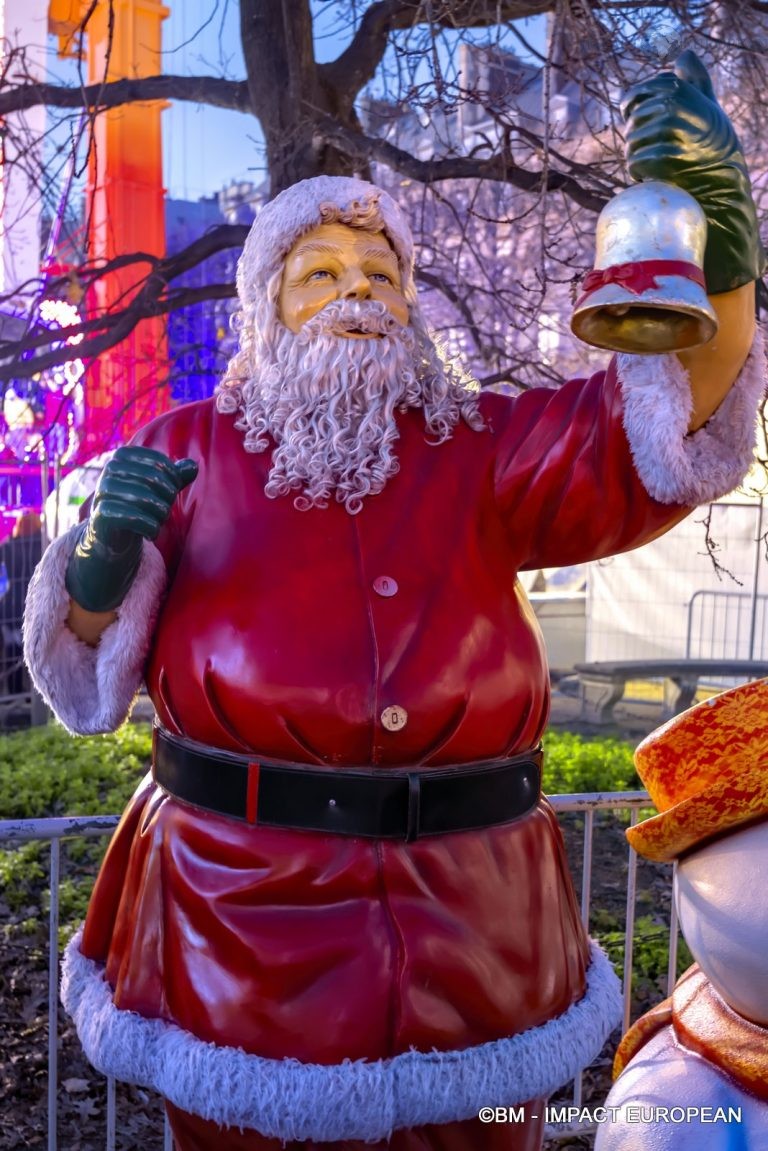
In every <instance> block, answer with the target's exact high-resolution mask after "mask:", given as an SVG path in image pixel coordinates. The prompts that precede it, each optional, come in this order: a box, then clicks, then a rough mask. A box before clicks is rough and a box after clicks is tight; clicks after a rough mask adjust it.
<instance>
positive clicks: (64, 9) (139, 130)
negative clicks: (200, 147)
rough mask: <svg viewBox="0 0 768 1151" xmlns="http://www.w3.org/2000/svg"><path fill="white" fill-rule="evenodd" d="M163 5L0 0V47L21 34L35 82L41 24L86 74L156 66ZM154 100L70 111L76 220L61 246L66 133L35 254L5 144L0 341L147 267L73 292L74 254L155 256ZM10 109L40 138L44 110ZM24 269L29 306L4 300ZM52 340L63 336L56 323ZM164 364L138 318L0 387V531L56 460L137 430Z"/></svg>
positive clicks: (48, 477) (69, 316)
mask: <svg viewBox="0 0 768 1151" xmlns="http://www.w3.org/2000/svg"><path fill="white" fill-rule="evenodd" d="M168 12H169V9H168V8H167V7H165V6H164V5H162V4H161V3H160V2H159V0H97V2H96V3H95V4H94V3H93V2H92V0H0V54H2V55H5V54H6V53H10V52H12V51H13V46H14V44H16V45H23V46H24V50H25V63H26V68H27V71H28V72H29V73H30V75H32V76H38V77H39V78H40V79H44V78H45V75H46V67H47V65H46V44H47V38H48V35H49V34H53V35H55V36H56V37H57V38H58V51H59V55H60V56H62V57H68V56H69V57H72V56H79V57H80V58H81V59H82V60H83V61H84V63H85V65H86V68H87V72H86V76H85V77H84V79H85V82H86V83H88V84H92V83H105V82H109V81H112V80H117V79H122V78H131V77H139V76H146V75H153V74H157V73H158V72H160V71H161V70H162V69H161V64H160V47H161V25H162V21H163V20H164V19H165V17H166V16H167V15H168ZM86 17H87V22H86V32H85V35H83V34H82V31H81V28H82V25H83V21H84V20H85V18H86ZM164 107H165V105H164V104H163V103H161V102H153V103H143V104H128V105H125V106H123V107H119V108H116V109H110V110H107V111H103V112H100V113H99V115H97V116H94V117H92V118H88V117H86V116H83V118H82V120H81V123H80V128H79V133H80V135H83V134H84V133H85V132H86V131H87V132H90V133H92V139H91V141H90V147H89V150H88V166H87V178H86V186H85V216H86V218H87V219H88V226H87V228H82V229H81V237H80V238H81V244H80V245H77V244H75V245H72V244H69V245H68V244H67V242H66V239H65V238H64V237H63V236H62V235H61V228H60V225H61V220H62V218H63V216H64V213H65V211H66V209H67V198H68V196H69V194H70V191H71V188H72V183H73V181H72V173H73V171H74V168H75V164H76V152H77V143H78V132H75V133H74V141H73V155H72V163H71V168H70V172H69V175H68V176H67V177H65V179H64V182H63V188H62V191H61V198H60V203H59V207H58V211H56V212H54V213H53V217H54V218H53V220H52V223H51V227H50V232H49V234H48V239H47V243H46V244H45V248H44V250H43V251H42V254H41V241H40V236H41V233H42V231H43V228H42V205H41V203H40V197H39V195H37V196H36V195H35V194H34V190H31V189H30V185H29V181H28V180H27V181H24V180H20V179H19V178H18V174H17V173H18V168H14V164H13V160H14V158H15V157H14V156H13V154H9V152H8V149H7V148H6V149H5V151H4V152H3V153H0V197H1V198H0V204H1V205H2V210H1V211H0V277H1V280H2V283H1V284H0V290H1V291H2V295H3V300H4V303H3V305H2V308H1V309H0V341H1V340H2V338H3V337H4V338H6V339H11V340H13V339H18V338H19V337H20V336H21V335H23V334H24V332H25V331H27V330H29V328H30V326H31V325H32V324H33V323H34V324H36V325H40V324H43V325H46V326H48V327H49V328H62V329H66V327H68V326H70V325H72V324H75V323H78V322H80V320H81V319H82V318H84V317H85V316H92V315H97V314H104V313H107V312H109V311H111V310H113V309H115V308H118V307H121V306H124V305H125V303H126V302H127V301H129V300H130V299H131V297H132V296H133V295H134V294H135V293H136V291H137V290H138V286H139V283H140V281H141V279H142V278H143V276H144V275H145V274H146V272H147V264H146V263H145V264H141V263H138V264H132V265H130V266H128V267H123V268H120V269H118V270H115V271H113V272H111V273H110V274H109V275H107V276H103V277H102V278H101V279H100V280H99V281H98V283H97V284H96V286H95V287H94V288H93V290H92V291H89V292H88V293H87V294H86V295H85V296H83V293H82V289H79V282H78V278H77V272H78V264H79V263H80V262H82V261H87V262H88V263H89V264H90V265H93V264H103V263H106V262H107V261H109V260H112V259H113V258H114V257H115V256H117V255H120V254H124V253H126V252H142V253H146V254H147V255H148V256H149V257H150V258H151V257H153V256H162V255H164V254H165V218H164V187H163V174H162V148H161V114H162V110H163V108H164ZM23 116H24V132H25V133H26V134H27V138H29V136H30V134H31V135H32V136H33V137H34V136H36V135H37V136H38V137H39V138H40V139H42V137H43V134H44V132H45V112H44V110H43V109H35V110H32V112H26V113H24V114H23ZM9 119H10V118H9ZM10 135H12V134H10V133H9V136H10ZM78 247H79V248H80V250H79V251H78V250H77V248H78ZM41 273H42V278H41ZM35 277H37V278H38V280H39V281H40V282H41V283H42V288H41V290H40V291H39V292H38V293H37V295H36V296H35V298H34V300H33V301H32V304H31V305H30V302H29V299H28V298H27V299H26V300H23V301H22V300H18V299H14V295H13V293H14V289H15V287H16V285H18V284H23V283H24V282H25V281H27V283H29V282H30V281H31V280H32V279H34V278H35ZM63 277H68V278H69V281H70V286H69V288H68V289H67V291H66V293H65V294H64V295H65V298H63V299H62V298H53V294H52V293H50V292H49V291H48V288H47V285H48V284H50V283H51V282H52V281H55V282H57V283H58V284H61V283H62V278H63ZM78 289H79V290H78ZM58 294H59V295H61V293H58ZM62 340H63V341H64V342H66V343H75V342H76V340H75V339H72V338H71V337H70V338H67V337H66V336H65V334H64V333H62ZM168 367H169V365H168V350H167V338H166V330H165V324H164V321H163V320H162V318H160V317H156V318H149V319H143V320H141V321H140V322H139V323H138V324H137V326H136V327H135V328H134V330H133V331H132V332H131V334H130V335H129V336H128V337H127V338H126V339H124V340H123V341H122V342H121V343H119V344H117V345H115V346H114V347H112V348H110V349H108V350H106V351H105V352H103V353H102V354H101V355H100V356H99V357H98V358H97V359H94V360H91V361H90V362H88V363H87V364H83V361H82V360H80V359H79V358H78V357H77V355H76V353H75V352H74V349H73V357H72V359H71V360H70V361H69V362H68V363H66V364H65V365H64V366H63V368H57V369H53V370H49V371H47V372H42V373H38V374H36V375H35V376H34V377H30V378H20V379H18V380H14V381H12V382H11V383H10V384H9V385H7V386H6V388H5V391H4V398H3V403H2V416H1V417H0V537H2V535H4V534H6V533H7V531H8V530H9V528H10V527H11V526H12V524H13V522H14V520H15V519H16V517H17V516H18V515H19V514H20V513H21V512H22V511H23V510H24V509H25V508H33V509H35V510H39V508H40V505H41V502H42V499H43V493H44V492H46V491H47V490H48V489H49V488H50V486H51V484H52V483H53V482H54V480H55V477H56V475H57V473H60V472H61V470H62V469H64V470H67V468H69V467H72V466H73V465H75V464H77V463H81V462H83V461H85V460H88V459H90V458H91V457H93V456H96V455H98V454H100V453H102V452H104V451H106V450H109V449H110V448H114V447H116V446H117V445H118V444H120V443H124V442H125V441H126V440H127V439H129V438H130V436H131V434H132V433H133V431H134V430H135V429H136V428H137V427H140V426H141V425H142V424H144V423H146V422H147V421H148V420H150V419H152V418H153V417H154V416H156V415H159V414H160V413H161V412H162V411H165V410H167V408H168V407H169V406H170V388H169V387H168ZM41 463H42V467H41Z"/></svg>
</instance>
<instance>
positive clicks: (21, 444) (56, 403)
mask: <svg viewBox="0 0 768 1151" xmlns="http://www.w3.org/2000/svg"><path fill="white" fill-rule="evenodd" d="M37 317H38V320H37V322H39V323H41V324H43V325H44V326H45V327H47V328H48V330H49V332H51V333H58V332H59V331H60V332H61V338H60V339H59V338H56V337H54V339H53V340H52V342H51V344H50V347H51V348H52V349H56V348H60V347H62V346H65V347H71V348H72V355H71V357H70V358H68V359H67V360H65V361H64V363H62V364H60V365H56V366H55V367H52V368H47V369H45V370H44V371H42V372H37V373H35V374H34V375H32V376H29V377H23V378H22V377H19V378H17V379H14V380H12V381H11V382H10V383H9V384H8V386H7V387H6V389H5V393H4V395H3V399H2V410H1V412H0V538H2V537H3V536H4V535H6V534H7V533H8V531H9V530H10V528H12V526H13V523H14V522H15V520H16V519H17V518H18V516H19V514H20V513H21V512H22V511H23V510H32V511H36V512H39V511H40V510H41V507H42V504H43V498H44V493H43V484H44V482H45V481H44V480H43V475H42V470H43V469H42V468H41V464H42V462H43V461H46V462H47V463H50V465H51V467H50V468H47V469H46V470H47V471H48V474H49V480H48V482H47V483H46V487H50V483H51V482H52V481H53V478H54V474H56V473H60V471H61V470H62V469H65V470H66V469H67V468H68V467H71V466H72V465H73V464H74V462H75V457H76V454H77V450H78V447H79V445H80V440H81V436H82V431H83V423H84V418H85V402H84V401H85V396H84V389H83V376H84V374H85V364H84V363H83V361H82V359H81V358H80V357H79V356H78V355H77V354H76V351H75V348H76V345H77V344H79V343H80V341H81V340H82V338H83V337H82V334H77V335H69V336H68V335H67V334H66V329H67V328H71V327H72V326H74V325H76V324H79V323H80V313H79V311H78V310H77V308H76V307H75V306H74V305H73V304H70V303H69V302H68V301H66V300H59V299H43V300H41V301H40V304H39V307H38V309H37ZM27 330H28V317H26V316H21V315H19V314H18V313H15V312H2V313H0V335H2V336H4V337H5V338H7V339H18V338H20V337H21V336H22V335H23V334H24V333H25V332H26V331H27ZM45 494H46V495H47V492H46V493H45Z"/></svg>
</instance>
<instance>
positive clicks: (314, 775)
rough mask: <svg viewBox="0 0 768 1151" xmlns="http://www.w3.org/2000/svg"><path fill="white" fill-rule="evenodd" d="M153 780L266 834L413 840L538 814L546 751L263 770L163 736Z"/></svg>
mask: <svg viewBox="0 0 768 1151" xmlns="http://www.w3.org/2000/svg"><path fill="white" fill-rule="evenodd" d="M153 744H154V754H153V767H152V774H153V776H154V779H155V782H156V783H158V784H159V785H160V787H162V788H163V790H164V791H167V792H168V793H169V794H170V795H172V796H175V798H177V799H181V800H183V801H184V802H186V803H191V804H194V805H195V807H202V808H204V809H205V810H206V811H214V812H216V813H217V814H218V815H228V816H232V817H234V818H235V819H243V820H245V821H246V822H248V823H250V824H255V825H257V826H258V825H263V826H266V827H286V828H294V829H297V830H300V831H324V832H331V833H333V834H336V835H353V836H362V837H365V838H371V839H402V840H405V841H406V842H410V841H412V840H414V839H418V838H419V837H420V836H424V835H442V834H445V833H446V832H449V831H470V830H473V829H478V828H481V827H494V826H495V825H497V824H499V823H508V822H509V821H510V820H512V819H517V818H518V817H519V816H521V815H525V814H526V813H527V812H529V811H530V810H531V809H532V808H533V807H535V806H536V804H537V802H538V799H539V792H540V787H541V763H542V752H541V749H540V748H537V749H536V750H534V751H529V752H525V753H524V754H522V755H516V756H514V757H513V758H512V759H505V760H502V761H497V762H491V763H473V764H460V765H458V766H456V767H449V768H422V769H419V770H416V769H411V770H405V769H403V768H386V767H384V768H346V767H344V768H332V767H297V766H294V765H292V764H291V765H285V764H277V763H265V762H264V761H263V760H257V759H255V758H250V757H248V756H245V755H235V754H233V753H231V752H226V751H217V750H215V749H213V748H209V747H206V746H205V745H204V744H199V743H193V742H191V741H190V740H186V739H181V738H179V737H178V736H173V735H169V734H168V732H166V731H164V730H163V729H162V728H158V727H156V728H155V732H154V741H153Z"/></svg>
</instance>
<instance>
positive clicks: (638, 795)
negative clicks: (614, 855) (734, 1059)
mask: <svg viewBox="0 0 768 1151" xmlns="http://www.w3.org/2000/svg"><path fill="white" fill-rule="evenodd" d="M549 800H550V803H551V804H552V806H553V807H554V809H555V811H556V812H557V814H558V815H564V814H566V813H568V812H579V813H582V814H583V816H584V844H583V856H582V869H581V917H582V921H583V923H584V925H585V927H587V928H588V927H589V913H590V900H591V886H592V846H593V838H594V818H595V812H596V811H626V810H628V811H629V813H630V824H631V825H632V824H635V823H636V822H637V818H638V812H639V811H640V809H641V808H643V807H648V806H649V804H650V801H649V798H648V793H647V792H645V791H623V792H606V793H599V792H594V793H585V794H580V795H554V796H550V797H549ZM118 818H119V817H118V816H116V815H114V816H113V815H98V816H72V817H68V818H56V819H26V820H0V844H5V845H10V846H13V845H17V844H21V843H29V842H30V841H32V840H50V843H51V850H50V895H51V899H50V911H49V956H48V963H49V969H48V1019H49V1027H48V1141H47V1145H46V1146H47V1151H57V1147H58V1144H57V1130H56V1128H57V1095H58V1060H57V1039H58V1035H57V1028H56V1021H57V1019H58V1011H57V1006H58V998H59V949H58V933H59V875H60V859H61V841H62V839H65V838H72V837H74V836H83V835H107V834H109V833H110V832H112V831H113V830H114V828H115V827H116V825H117V821H118ZM627 860H628V866H627V898H626V909H627V910H626V923H625V929H624V979H623V983H624V1021H623V1028H622V1030H624V1031H626V1029H627V1027H628V1026H629V1023H630V997H631V977H632V958H633V935H634V925H635V896H636V890H637V855H636V854H635V852H634V851H633V849H632V848H631V847H629V845H627ZM671 874H672V873H671V870H670V882H671ZM677 935H678V931H677V916H676V909H675V905H674V901H672V910H671V922H670V935H669V940H670V941H669V954H668V968H667V994H668V995H671V993H672V989H673V987H674V984H675V971H676V968H677ZM51 1021H52V1022H53V1026H51ZM582 1098H583V1094H582V1077H581V1075H580V1076H579V1077H578V1078H577V1079H576V1080H575V1081H574V1090H573V1107H574V1108H575V1107H578V1108H579V1109H581V1107H582ZM106 1125H107V1130H106V1141H105V1151H115V1139H116V1129H117V1127H116V1101H115V1082H114V1080H112V1079H108V1080H107V1116H106ZM593 1129H594V1128H593V1127H592V1126H591V1125H590V1124H587V1125H584V1124H571V1123H562V1124H550V1125H549V1126H548V1127H547V1129H546V1134H545V1137H546V1138H548V1139H561V1138H562V1139H566V1138H570V1137H573V1136H574V1135H578V1134H581V1135H583V1134H586V1133H587V1132H588V1131H590V1130H593ZM163 1148H164V1151H173V1140H172V1137H171V1132H170V1128H169V1126H168V1122H167V1120H166V1121H165V1128H164V1143H163Z"/></svg>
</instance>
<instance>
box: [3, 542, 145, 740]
mask: <svg viewBox="0 0 768 1151" xmlns="http://www.w3.org/2000/svg"><path fill="white" fill-rule="evenodd" d="M77 532H78V528H73V529H72V531H70V532H67V534H66V535H63V536H60V537H59V539H57V540H54V541H53V543H51V545H50V546H49V547H48V549H47V550H46V552H45V554H44V556H43V558H42V560H41V561H40V563H39V564H38V565H37V568H36V569H35V573H34V575H33V576H32V579H31V581H30V584H29V591H28V592H27V605H26V609H25V615H24V658H25V659H26V661H27V665H28V667H29V671H30V674H31V676H32V681H33V683H34V685H35V687H36V688H37V690H38V691H39V692H40V695H41V696H42V697H43V699H44V700H45V702H46V703H47V704H48V706H49V707H50V708H51V709H52V710H53V712H54V714H55V715H56V716H57V718H58V719H59V720H60V721H61V723H62V724H63V725H64V727H66V728H67V729H68V730H69V731H70V732H73V733H74V734H76V735H94V734H97V733H99V732H105V731H114V730H115V728H117V727H119V726H120V724H121V723H123V721H124V720H125V719H127V717H128V715H129V713H130V710H131V707H132V705H133V701H134V699H135V697H136V693H137V691H138V690H139V687H140V686H141V681H142V677H143V674H144V661H145V659H146V657H147V653H148V651H149V647H150V642H151V638H152V632H153V629H154V625H155V620H156V618H157V613H158V610H159V607H160V601H161V599H162V595H163V591H164V590H165V582H166V573H165V563H164V561H163V557H162V556H161V555H160V552H159V551H158V550H157V548H156V547H155V545H154V544H152V543H150V542H149V541H147V540H145V541H144V546H143V549H142V557H141V563H140V565H139V570H138V573H137V576H136V579H135V580H134V581H133V584H132V585H131V588H130V590H129V592H128V595H127V596H126V597H125V599H124V601H123V603H122V604H121V605H120V607H119V608H118V609H117V619H116V620H115V622H114V623H112V624H110V626H109V627H108V628H106V630H105V631H104V632H103V633H102V636H101V639H100V641H99V644H98V646H97V647H89V646H88V644H85V643H83V642H82V640H79V639H78V638H77V636H76V635H75V634H74V633H73V632H71V631H70V630H69V628H68V627H67V624H66V619H67V615H68V614H69V603H70V601H69V595H68V593H67V589H66V587H65V586H64V577H65V574H66V570H67V564H68V563H69V558H70V556H71V554H72V551H73V549H74V546H75V540H76V537H77Z"/></svg>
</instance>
